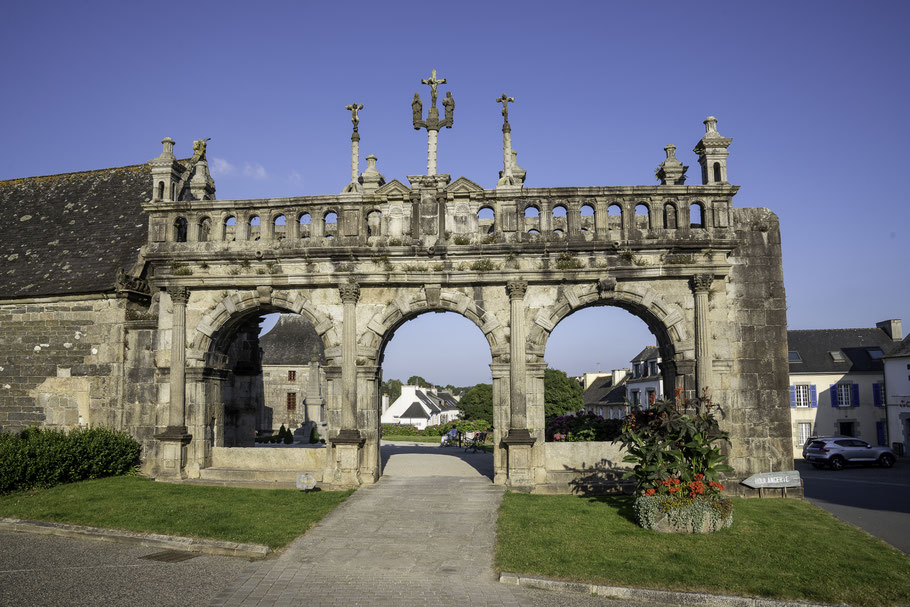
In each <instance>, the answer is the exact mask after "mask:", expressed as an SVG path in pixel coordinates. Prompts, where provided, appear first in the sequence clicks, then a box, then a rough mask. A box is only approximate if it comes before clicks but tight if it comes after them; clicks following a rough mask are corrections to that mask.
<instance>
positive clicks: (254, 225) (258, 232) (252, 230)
mask: <svg viewBox="0 0 910 607" xmlns="http://www.w3.org/2000/svg"><path fill="white" fill-rule="evenodd" d="M261 224H262V220H260V219H259V215H253V216H252V217H250V221H249V224H248V227H249V231H248V233H249V235H250V237H249V240H259V239H260V238H261V237H262V225H261Z"/></svg>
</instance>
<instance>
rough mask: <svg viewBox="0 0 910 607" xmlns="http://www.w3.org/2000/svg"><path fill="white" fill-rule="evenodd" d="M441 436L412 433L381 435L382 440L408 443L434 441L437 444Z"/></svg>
mask: <svg viewBox="0 0 910 607" xmlns="http://www.w3.org/2000/svg"><path fill="white" fill-rule="evenodd" d="M440 439H441V437H439V436H423V435H414V436H408V435H405V434H390V435H386V436H383V437H382V440H385V441H392V442H395V441H401V442H408V443H436V444H437V445H438V444H439V441H440Z"/></svg>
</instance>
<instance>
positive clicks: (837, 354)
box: [828, 350, 847, 363]
mask: <svg viewBox="0 0 910 607" xmlns="http://www.w3.org/2000/svg"><path fill="white" fill-rule="evenodd" d="M828 354H830V355H831V359H832V360H834V362H836V363H845V362H847V357H846V356H844V353H843V352H841V351H840V350H832V351H831V352H828Z"/></svg>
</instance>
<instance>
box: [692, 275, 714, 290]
mask: <svg viewBox="0 0 910 607" xmlns="http://www.w3.org/2000/svg"><path fill="white" fill-rule="evenodd" d="M712 282H714V277H713V276H711V275H710V274H696V275H695V276H693V277H692V290H693V291H694V292H696V293H707V292H708V291H710V290H711V283H712Z"/></svg>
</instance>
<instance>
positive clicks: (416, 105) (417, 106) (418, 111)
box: [411, 93, 423, 131]
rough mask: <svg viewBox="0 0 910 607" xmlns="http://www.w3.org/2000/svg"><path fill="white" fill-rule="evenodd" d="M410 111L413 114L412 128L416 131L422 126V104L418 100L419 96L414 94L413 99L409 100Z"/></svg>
mask: <svg viewBox="0 0 910 607" xmlns="http://www.w3.org/2000/svg"><path fill="white" fill-rule="evenodd" d="M411 110H412V111H413V112H414V128H415V129H417V130H418V131H419V130H420V128H421V127H422V126H423V125H422V124H420V123H422V122H423V102H422V101H421V100H420V95H419V94H417V93H414V99H412V100H411Z"/></svg>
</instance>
